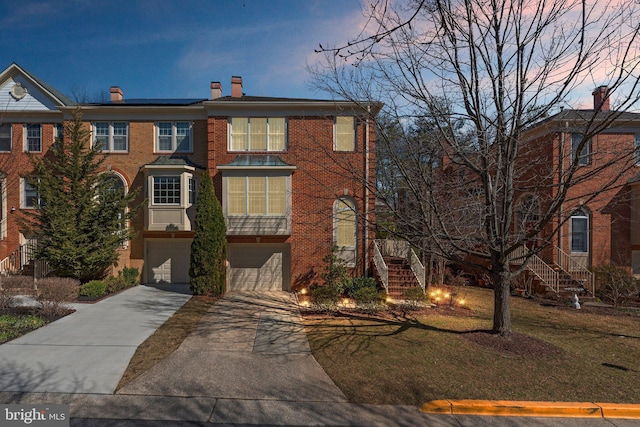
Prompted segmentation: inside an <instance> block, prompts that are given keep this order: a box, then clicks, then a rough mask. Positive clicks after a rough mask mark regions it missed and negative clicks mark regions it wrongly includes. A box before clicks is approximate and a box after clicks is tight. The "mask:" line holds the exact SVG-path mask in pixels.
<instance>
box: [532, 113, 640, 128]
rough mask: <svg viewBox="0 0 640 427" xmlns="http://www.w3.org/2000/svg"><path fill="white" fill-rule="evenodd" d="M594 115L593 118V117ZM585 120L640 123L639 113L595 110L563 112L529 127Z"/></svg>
mask: <svg viewBox="0 0 640 427" xmlns="http://www.w3.org/2000/svg"><path fill="white" fill-rule="evenodd" d="M594 114H595V117H594ZM586 120H595V121H600V120H611V121H612V122H631V121H640V113H632V112H628V111H623V112H617V111H598V112H596V111H595V110H563V111H560V112H559V113H557V114H554V115H553V116H549V117H547V118H545V119H542V120H541V121H539V122H538V123H536V124H534V125H533V126H531V127H532V128H536V127H538V126H541V125H544V124H547V123H551V122H563V121H570V122H576V121H586Z"/></svg>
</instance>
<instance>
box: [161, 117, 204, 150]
mask: <svg viewBox="0 0 640 427" xmlns="http://www.w3.org/2000/svg"><path fill="white" fill-rule="evenodd" d="M160 123H170V124H171V149H169V150H161V149H160V126H159V125H160ZM178 123H188V124H189V149H188V150H186V151H185V150H180V151H178V141H177V137H178V126H177V125H178ZM194 145H195V144H194V141H193V121H190V120H175V121H170V120H158V121H156V122H154V125H153V152H154V153H157V154H171V153H184V154H189V153H193V150H194Z"/></svg>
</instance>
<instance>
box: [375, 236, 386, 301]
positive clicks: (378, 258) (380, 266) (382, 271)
mask: <svg viewBox="0 0 640 427" xmlns="http://www.w3.org/2000/svg"><path fill="white" fill-rule="evenodd" d="M373 263H374V265H375V266H376V270H377V271H378V275H379V276H380V281H381V282H382V286H384V290H385V291H386V292H387V293H388V292H389V267H387V264H386V263H385V262H384V258H383V257H382V252H380V247H379V246H378V241H377V240H374V241H373Z"/></svg>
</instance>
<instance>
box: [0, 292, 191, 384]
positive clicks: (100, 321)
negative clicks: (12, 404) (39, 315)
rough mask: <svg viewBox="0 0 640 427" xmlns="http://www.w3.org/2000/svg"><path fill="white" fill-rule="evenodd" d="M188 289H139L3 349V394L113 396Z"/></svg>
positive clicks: (82, 308) (86, 307) (79, 308)
mask: <svg viewBox="0 0 640 427" xmlns="http://www.w3.org/2000/svg"><path fill="white" fill-rule="evenodd" d="M189 298H190V295H189V294H188V287H187V286H186V285H182V286H166V287H161V286H158V287H149V286H135V287H133V288H131V289H127V290H125V291H123V292H121V293H119V294H117V295H114V296H112V297H109V298H106V299H104V300H102V301H99V302H97V303H95V304H73V307H74V308H75V309H76V312H75V313H72V314H70V315H68V316H66V317H64V318H62V319H60V320H57V321H55V322H53V323H50V324H49V325H47V326H44V327H42V328H40V329H37V330H35V331H33V332H30V333H28V334H26V335H23V336H22V337H20V338H17V339H15V340H13V341H10V342H8V343H5V344H2V345H0V391H11V392H53V393H93V394H101V393H106V394H112V393H113V392H114V390H115V388H116V386H117V385H118V382H119V381H120V378H121V377H122V374H123V373H124V371H125V369H126V368H127V366H128V364H129V361H130V360H131V357H132V356H133V354H134V353H135V351H136V349H137V348H138V346H139V345H140V344H141V343H142V342H143V341H144V340H146V339H147V337H149V336H150V335H151V334H152V333H153V332H154V331H155V330H156V329H157V328H158V327H159V326H160V325H162V323H164V322H165V320H167V318H169V317H170V316H171V315H173V313H174V312H175V311H176V310H177V309H178V308H180V307H181V306H182V305H183V304H184V303H185V302H186V301H188V300H189Z"/></svg>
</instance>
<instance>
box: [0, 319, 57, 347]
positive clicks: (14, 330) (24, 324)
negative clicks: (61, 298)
mask: <svg viewBox="0 0 640 427" xmlns="http://www.w3.org/2000/svg"><path fill="white" fill-rule="evenodd" d="M46 324H47V321H46V320H44V319H42V318H40V317H38V316H35V315H14V314H4V315H2V316H0V344H2V343H5V342H7V341H11V340H12V339H14V338H17V337H19V336H21V335H24V334H26V333H27V332H29V331H33V330H34V329H38V328H40V327H42V326H44V325H46Z"/></svg>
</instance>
